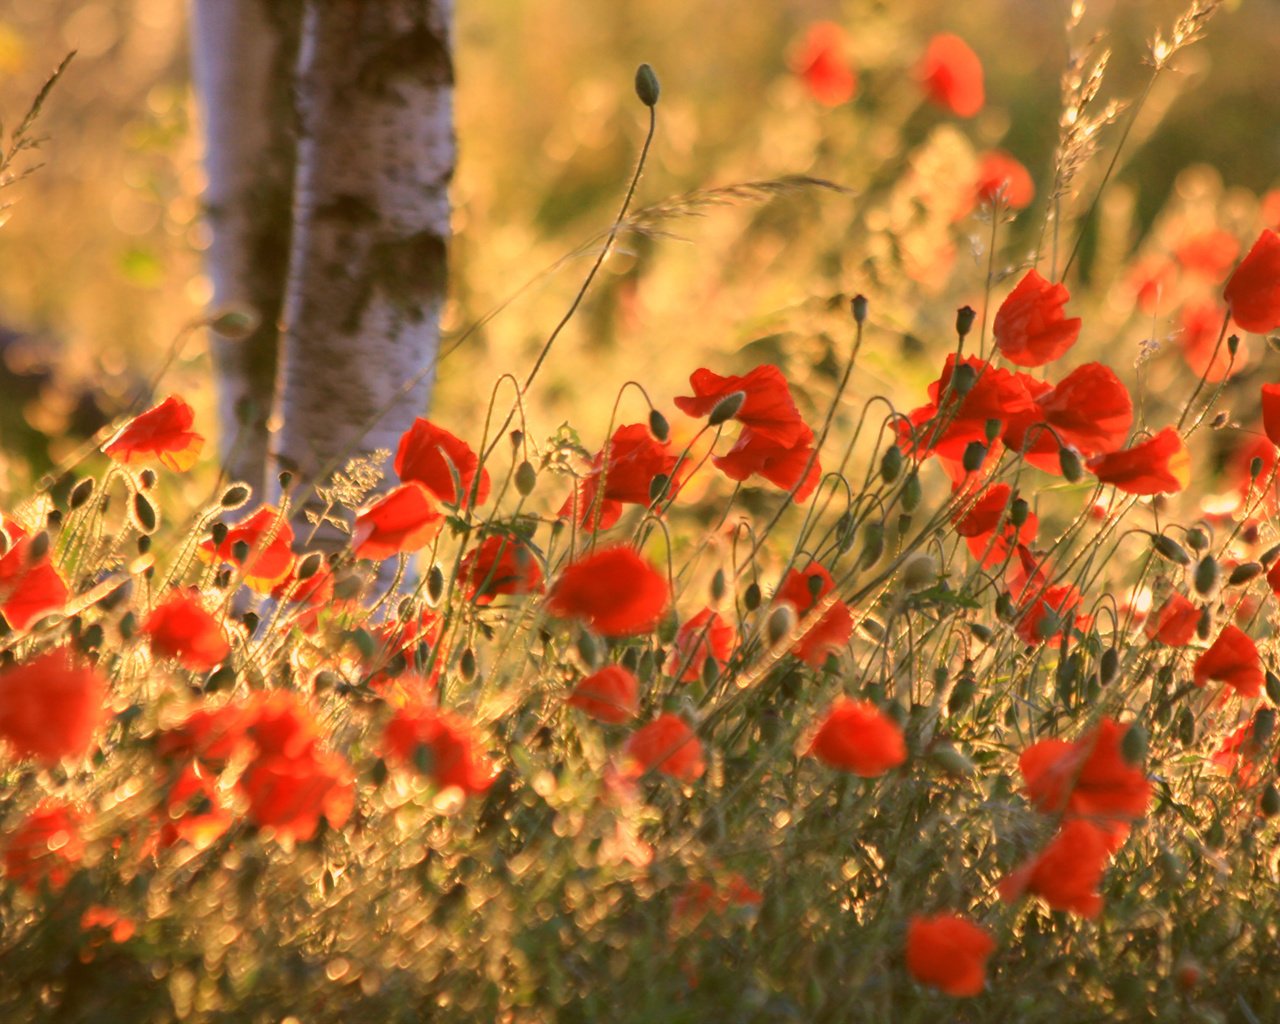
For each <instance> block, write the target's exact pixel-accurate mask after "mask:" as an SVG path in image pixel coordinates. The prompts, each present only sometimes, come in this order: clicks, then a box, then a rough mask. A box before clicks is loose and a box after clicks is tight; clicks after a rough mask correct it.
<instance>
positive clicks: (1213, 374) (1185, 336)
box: [1178, 299, 1233, 383]
mask: <svg viewBox="0 0 1280 1024" xmlns="http://www.w3.org/2000/svg"><path fill="white" fill-rule="evenodd" d="M1178 319H1179V324H1180V330H1179V334H1178V344H1179V345H1180V346H1181V348H1182V356H1183V358H1184V359H1185V360H1186V362H1187V367H1188V368H1189V369H1190V370H1191V372H1192V373H1194V374H1195V375H1196V376H1197V377H1203V378H1204V379H1205V380H1207V381H1209V382H1210V383H1217V382H1218V381H1220V380H1222V379H1223V378H1224V377H1226V376H1228V375H1230V373H1231V372H1232V371H1233V365H1232V360H1231V353H1230V351H1229V350H1228V349H1227V343H1226V341H1225V340H1224V337H1223V334H1224V332H1223V326H1224V324H1225V322H1226V314H1225V313H1223V311H1222V309H1221V308H1220V307H1218V306H1217V305H1216V304H1215V303H1213V302H1206V301H1204V300H1202V299H1196V300H1193V301H1190V302H1188V303H1187V304H1186V305H1185V306H1183V307H1182V312H1181V313H1180V314H1179V317H1178Z"/></svg>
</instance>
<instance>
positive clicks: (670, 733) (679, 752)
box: [626, 714, 707, 782]
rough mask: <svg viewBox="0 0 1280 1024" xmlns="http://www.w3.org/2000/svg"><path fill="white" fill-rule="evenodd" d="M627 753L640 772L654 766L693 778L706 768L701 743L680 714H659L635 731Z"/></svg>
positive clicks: (685, 779) (675, 775)
mask: <svg viewBox="0 0 1280 1024" xmlns="http://www.w3.org/2000/svg"><path fill="white" fill-rule="evenodd" d="M626 755H627V757H628V758H629V759H630V760H631V761H632V763H633V764H634V765H635V767H636V768H638V769H639V770H640V771H641V772H647V771H650V770H655V771H659V772H661V773H662V774H663V775H670V776H671V777H672V778H676V779H679V780H680V781H681V782H694V781H696V780H697V779H700V778H701V777H702V773H703V772H705V771H706V770H707V765H706V761H705V760H703V756H702V743H701V742H700V741H699V740H698V737H697V736H695V735H694V732H693V730H692V729H690V728H689V726H687V725H686V724H685V723H684V720H683V719H682V718H680V716H679V715H672V714H665V715H660V716H659V717H658V718H656V719H654V720H653V721H652V722H650V723H649V724H648V725H646V726H645V727H644V728H642V729H639V730H637V731H636V732H634V733H632V734H631V738H630V739H629V740H627V746H626Z"/></svg>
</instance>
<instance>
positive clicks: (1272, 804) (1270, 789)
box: [1258, 782, 1280, 818]
mask: <svg viewBox="0 0 1280 1024" xmlns="http://www.w3.org/2000/svg"><path fill="white" fill-rule="evenodd" d="M1258 810H1260V811H1262V813H1263V814H1264V815H1265V816H1266V817H1268V818H1273V817H1275V816H1276V814H1278V813H1280V790H1277V789H1276V784H1275V783H1274V782H1268V783H1267V788H1266V789H1264V790H1263V791H1262V799H1261V800H1259V801H1258Z"/></svg>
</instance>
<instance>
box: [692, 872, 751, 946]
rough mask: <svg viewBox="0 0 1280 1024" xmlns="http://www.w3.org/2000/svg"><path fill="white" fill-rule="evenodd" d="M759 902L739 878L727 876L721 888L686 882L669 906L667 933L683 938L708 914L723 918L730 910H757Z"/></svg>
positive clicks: (737, 876)
mask: <svg viewBox="0 0 1280 1024" xmlns="http://www.w3.org/2000/svg"><path fill="white" fill-rule="evenodd" d="M763 902H764V894H763V893H761V892H760V891H759V890H758V889H754V888H752V887H751V886H750V885H749V884H748V883H747V880H746V879H745V878H743V877H742V876H741V875H739V874H734V875H730V876H729V878H728V879H727V880H726V882H725V884H724V885H723V886H720V885H717V884H716V883H715V882H708V881H697V882H690V883H689V884H688V885H686V886H685V887H684V888H683V889H682V890H681V891H680V895H678V896H677V897H676V898H675V900H674V901H673V902H672V904H671V930H672V931H673V932H675V933H677V934H686V935H687V934H689V933H690V932H692V931H694V930H695V929H696V928H697V927H698V926H699V925H700V924H702V922H703V921H705V920H706V918H707V915H709V914H717V915H719V914H723V913H725V912H726V911H728V910H729V909H731V908H732V907H758V906H759V905H760V904H761V903H763Z"/></svg>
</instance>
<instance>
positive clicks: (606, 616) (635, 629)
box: [547, 547, 671, 636]
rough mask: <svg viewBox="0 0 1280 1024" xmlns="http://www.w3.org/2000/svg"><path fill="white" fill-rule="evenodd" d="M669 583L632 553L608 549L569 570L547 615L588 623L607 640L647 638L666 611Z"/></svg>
mask: <svg viewBox="0 0 1280 1024" xmlns="http://www.w3.org/2000/svg"><path fill="white" fill-rule="evenodd" d="M670 598H671V589H670V587H668V585H667V580H666V577H665V576H663V575H662V573H660V572H658V571H657V570H656V569H655V568H653V566H651V565H650V564H649V563H648V562H646V561H645V560H644V559H643V558H641V557H640V556H639V555H638V554H636V552H635V551H634V550H633V549H632V548H629V547H613V548H604V549H602V550H600V551H597V552H595V553H594V554H589V555H586V556H584V557H583V558H580V559H578V560H577V561H576V562H573V563H571V564H570V565H568V566H566V567H565V569H564V570H563V571H562V572H561V573H560V576H559V578H558V579H557V580H556V581H555V583H553V584H552V586H551V591H550V593H548V594H547V610H548V611H550V612H551V614H552V615H558V616H561V617H562V618H577V619H584V620H586V622H587V623H588V624H589V625H590V626H591V628H592V629H594V630H595V631H596V632H597V633H600V634H601V635H603V636H627V635H630V634H633V633H645V632H648V631H649V630H650V629H652V628H653V627H654V626H656V625H657V624H658V620H659V619H661V618H662V613H663V612H664V611H666V609H667V603H668V601H669V600H670Z"/></svg>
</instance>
